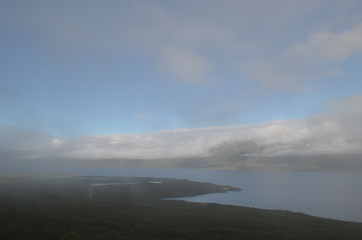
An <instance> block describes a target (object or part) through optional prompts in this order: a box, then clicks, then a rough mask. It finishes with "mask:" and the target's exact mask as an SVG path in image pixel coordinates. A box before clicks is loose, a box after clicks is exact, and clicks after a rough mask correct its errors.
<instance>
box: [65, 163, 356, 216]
mask: <svg viewBox="0 0 362 240" xmlns="http://www.w3.org/2000/svg"><path fill="white" fill-rule="evenodd" d="M64 171H66V173H75V174H84V175H93V176H138V177H170V178H180V179H189V180H195V181H201V182H211V183H215V184H223V185H230V186H234V187H239V188H242V191H238V192H227V193H217V194H207V195H202V196H197V197H189V198H181V199H183V200H187V201H195V202H215V203H223V204H232V205H242V206H249V207H256V208H264V209H283V210H290V211H293V212H303V213H307V214H310V215H314V216H321V217H327V218H334V219H340V220H348V221H357V222H362V187H361V183H362V172H302V171H259V170H249V171H222V170H196V169H192V170H189V169H88V168H78V169H67V170H64Z"/></svg>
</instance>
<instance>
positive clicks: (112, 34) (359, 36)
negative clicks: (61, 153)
mask: <svg viewBox="0 0 362 240" xmlns="http://www.w3.org/2000/svg"><path fill="white" fill-rule="evenodd" d="M0 31H1V36H2V37H1V38H0V52H1V54H0V63H1V64H0V130H1V129H2V131H3V132H8V131H15V132H16V131H30V132H38V133H41V134H44V135H46V136H48V137H49V138H51V139H63V140H62V141H64V140H65V139H68V138H74V137H77V136H95V135H101V136H103V135H117V134H118V135H119V134H120V135H122V134H142V133H149V132H158V131H165V130H172V129H198V128H205V127H232V126H239V125H250V124H255V123H267V122H271V121H275V120H293V119H306V118H310V117H313V116H320V115H323V114H330V113H333V112H335V111H340V109H335V108H334V107H333V106H334V105H333V104H334V103H336V102H339V101H342V102H343V101H347V100H348V99H352V100H351V101H352V102H354V103H355V104H360V101H355V100H353V99H359V97H360V96H361V95H362V80H361V75H362V57H361V52H362V3H361V1H358V0H357V1H355V0H346V1H337V0H335V1H334V0H313V1H309V0H291V1H289V0H288V1H287V0H273V1H269V0H268V1H262V0H260V1H254V0H253V1H251V0H250V1H248V0H247V1H232V0H228V1H216V0H207V1H206V0H197V1H195V0H193V1H162V0H160V1H142V0H135V1H127V0H126V1H112V0H109V1H95V0H77V1H45V0H44V1H42V0H34V1H25V0H23V1H22V0H18V1H1V2H0ZM346 99H347V100H346ZM354 117H355V116H354ZM356 127H357V126H356Z"/></svg>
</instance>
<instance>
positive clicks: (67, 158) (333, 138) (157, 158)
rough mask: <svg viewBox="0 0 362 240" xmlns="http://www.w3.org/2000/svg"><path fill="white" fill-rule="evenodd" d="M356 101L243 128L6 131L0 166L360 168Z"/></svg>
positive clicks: (361, 144) (2, 135)
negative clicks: (68, 133) (59, 133)
mask: <svg viewBox="0 0 362 240" xmlns="http://www.w3.org/2000/svg"><path fill="white" fill-rule="evenodd" d="M356 99H357V100H356ZM358 99H360V97H356V98H351V99H345V100H342V101H340V104H341V105H343V106H346V108H347V110H345V111H339V112H334V113H329V114H325V115H318V116H311V117H308V118H306V119H298V120H285V121H274V122H267V123H261V124H254V125H246V126H230V127H209V128H199V129H175V130H167V131H160V132H153V133H144V134H130V135H104V136H84V137H77V138H72V139H68V140H60V139H52V138H50V137H48V136H46V135H44V134H40V133H36V132H21V131H8V130H6V131H4V129H3V130H2V131H1V133H0V139H1V145H2V146H1V148H0V156H1V159H2V161H1V162H0V164H2V165H7V166H10V165H11V164H10V163H12V164H13V165H14V164H15V165H16V163H17V162H19V161H23V160H24V159H25V160H26V159H27V160H32V159H33V160H34V161H35V159H38V160H39V161H40V162H37V164H39V163H44V164H45V163H47V164H49V163H50V162H52V161H55V160H56V162H57V163H61V162H63V163H64V164H73V165H74V164H78V166H93V165H94V164H96V165H102V166H108V167H109V166H123V167H207V168H219V169H220V168H221V169H240V168H276V169H303V170H312V169H315V170H316V169H317V170H330V169H333V170H338V169H340V170H341V169H349V170H351V168H352V167H350V166H354V167H356V168H359V167H361V168H360V169H362V163H361V161H362V160H361V159H362V158H361V157H362V150H361V149H362V130H361V129H360V122H361V120H362V112H361V111H349V110H348V109H349V108H350V107H351V106H352V105H353V106H356V107H357V106H361V103H360V101H359V100H358ZM335 104H337V103H335ZM337 105H338V104H337ZM356 107H355V108H356ZM355 108H353V109H355ZM26 163H27V164H30V163H31V161H26ZM343 163H345V164H346V165H345V166H344V164H343ZM9 164H10V165H9ZM109 164H111V165H109ZM343 166H344V167H343Z"/></svg>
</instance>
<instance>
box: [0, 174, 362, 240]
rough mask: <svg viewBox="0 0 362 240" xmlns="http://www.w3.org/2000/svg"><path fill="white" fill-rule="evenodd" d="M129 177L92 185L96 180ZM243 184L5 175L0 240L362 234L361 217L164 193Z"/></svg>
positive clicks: (0, 192)
mask: <svg viewBox="0 0 362 240" xmlns="http://www.w3.org/2000/svg"><path fill="white" fill-rule="evenodd" d="M116 182H117V183H123V184H119V185H106V186H94V185H91V184H96V183H98V184H99V183H116ZM227 190H238V189H235V188H232V187H228V186H219V185H213V184H210V183H198V182H191V181H187V180H176V179H154V178H103V179H101V178H98V179H92V178H84V179H83V178H79V177H69V178H48V179H40V178H1V179H0V239H1V240H2V239H4V240H5V239H6V240H7V239H37V240H41V239H47V240H49V239H362V224H360V223H351V222H343V221H336V220H330V219H323V218H317V217H311V216H308V215H305V214H299V213H291V212H287V211H270V210H260V209H255V208H246V207H236V206H228V205H219V204H202V203H187V202H183V201H171V200H162V199H161V198H167V197H181V196H192V195H198V194H204V193H211V192H223V191H227Z"/></svg>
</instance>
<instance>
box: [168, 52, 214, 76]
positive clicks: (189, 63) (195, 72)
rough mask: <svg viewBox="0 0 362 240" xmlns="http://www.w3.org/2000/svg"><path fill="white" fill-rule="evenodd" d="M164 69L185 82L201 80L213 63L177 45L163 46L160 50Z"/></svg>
mask: <svg viewBox="0 0 362 240" xmlns="http://www.w3.org/2000/svg"><path fill="white" fill-rule="evenodd" d="M162 62H163V66H164V69H166V70H168V71H170V72H171V73H173V74H174V75H175V76H176V77H177V78H179V79H181V80H183V81H186V82H201V81H203V80H204V79H205V77H206V75H207V74H208V73H209V72H210V71H211V70H212V68H213V64H212V63H211V62H210V61H209V60H208V59H206V58H204V57H201V56H200V55H198V54H196V53H194V52H192V51H190V50H187V49H180V48H177V47H171V46H170V47H165V48H164V49H163V51H162Z"/></svg>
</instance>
